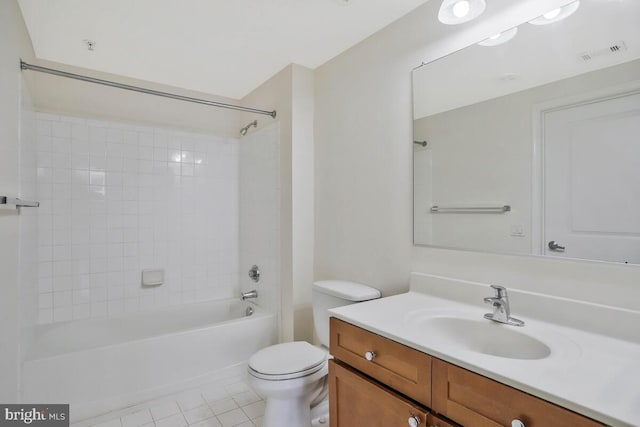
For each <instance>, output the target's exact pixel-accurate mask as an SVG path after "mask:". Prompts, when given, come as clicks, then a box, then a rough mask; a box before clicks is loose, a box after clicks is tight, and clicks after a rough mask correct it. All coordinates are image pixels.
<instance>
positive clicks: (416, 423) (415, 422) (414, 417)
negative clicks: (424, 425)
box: [409, 415, 421, 427]
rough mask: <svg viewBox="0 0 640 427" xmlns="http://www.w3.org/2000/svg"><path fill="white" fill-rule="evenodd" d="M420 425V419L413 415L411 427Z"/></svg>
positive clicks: (410, 418)
mask: <svg viewBox="0 0 640 427" xmlns="http://www.w3.org/2000/svg"><path fill="white" fill-rule="evenodd" d="M420 423H421V421H420V418H419V417H417V416H415V415H412V416H410V417H409V425H410V426H411V427H418V426H419V425H420Z"/></svg>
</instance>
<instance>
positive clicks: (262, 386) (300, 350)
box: [248, 341, 328, 427]
mask: <svg viewBox="0 0 640 427" xmlns="http://www.w3.org/2000/svg"><path fill="white" fill-rule="evenodd" d="M248 371H249V377H248V378H249V385H250V386H251V387H252V388H253V390H254V391H255V392H256V393H258V394H259V395H261V396H262V397H264V398H265V399H266V408H265V414H264V418H263V421H262V425H263V426H264V427H268V426H291V427H297V426H300V427H302V426H304V427H308V426H310V425H311V409H312V408H313V407H314V406H316V405H317V404H318V403H320V402H321V401H322V400H324V398H326V396H327V394H328V387H327V374H328V365H327V352H326V351H324V350H322V349H320V348H318V347H314V346H312V345H311V344H309V343H307V342H304V341H297V342H290V343H285V344H277V345H274V346H270V347H267V348H265V349H262V350H260V351H259V352H257V353H256V354H254V355H253V356H252V357H251V359H250V360H249V369H248ZM327 415H328V414H327ZM327 419H328V417H327Z"/></svg>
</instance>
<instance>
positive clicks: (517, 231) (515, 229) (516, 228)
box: [511, 224, 524, 237]
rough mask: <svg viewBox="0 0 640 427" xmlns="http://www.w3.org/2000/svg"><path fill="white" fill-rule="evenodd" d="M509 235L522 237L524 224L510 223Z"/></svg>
mask: <svg viewBox="0 0 640 427" xmlns="http://www.w3.org/2000/svg"><path fill="white" fill-rule="evenodd" d="M511 235H512V236H513V237H524V225H523V224H511Z"/></svg>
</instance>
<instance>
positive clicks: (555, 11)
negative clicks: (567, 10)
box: [542, 8, 561, 19]
mask: <svg viewBox="0 0 640 427" xmlns="http://www.w3.org/2000/svg"><path fill="white" fill-rule="evenodd" d="M560 12H561V9H560V8H557V9H553V10H550V11H549V12H547V13H545V14H544V15H542V16H544V17H545V18H547V19H553V18H555V17H556V16H558V15H560Z"/></svg>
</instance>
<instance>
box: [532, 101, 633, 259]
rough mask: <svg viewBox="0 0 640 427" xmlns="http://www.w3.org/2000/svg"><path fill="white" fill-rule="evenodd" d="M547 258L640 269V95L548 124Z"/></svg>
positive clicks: (582, 108)
mask: <svg viewBox="0 0 640 427" xmlns="http://www.w3.org/2000/svg"><path fill="white" fill-rule="evenodd" d="M543 138H544V139H543V143H544V157H545V161H544V164H545V170H544V190H543V191H544V231H543V233H544V236H543V237H544V241H543V242H544V251H545V254H546V255H551V256H564V257H569V258H584V259H597V260H606V261H613V262H628V263H636V264H638V263H640V93H633V94H628V95H624V96H617V97H612V98H603V99H599V100H595V101H592V102H589V103H584V104H580V105H577V106H575V105H574V106H570V107H567V108H561V109H558V110H555V111H552V112H547V113H546V114H545V117H544V130H543Z"/></svg>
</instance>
